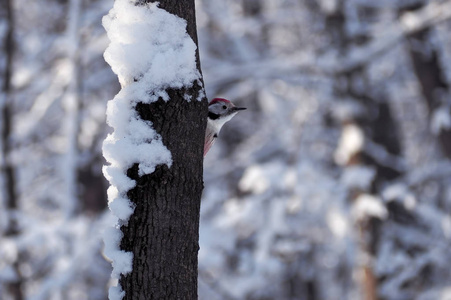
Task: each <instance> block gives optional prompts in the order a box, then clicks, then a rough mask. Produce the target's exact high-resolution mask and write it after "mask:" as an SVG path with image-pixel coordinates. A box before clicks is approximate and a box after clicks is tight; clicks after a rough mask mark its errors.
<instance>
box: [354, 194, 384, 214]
mask: <svg viewBox="0 0 451 300" xmlns="http://www.w3.org/2000/svg"><path fill="white" fill-rule="evenodd" d="M352 214H353V216H354V217H355V219H356V220H362V219H366V218H367V217H368V216H371V217H377V218H379V219H385V218H386V217H387V216H388V211H387V209H386V208H385V206H384V205H383V203H382V200H381V199H380V198H378V197H376V196H373V195H369V194H362V195H360V196H358V197H357V199H356V200H355V205H354V206H353V208H352Z"/></svg>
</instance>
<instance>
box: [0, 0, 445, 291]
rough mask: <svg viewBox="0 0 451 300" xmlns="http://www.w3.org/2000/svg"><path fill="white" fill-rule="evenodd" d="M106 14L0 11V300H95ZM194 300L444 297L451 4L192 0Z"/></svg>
mask: <svg viewBox="0 0 451 300" xmlns="http://www.w3.org/2000/svg"><path fill="white" fill-rule="evenodd" d="M112 6H113V1H109V0H108V1H107V0H40V1H27V0H0V41H1V42H0V45H1V48H0V83H1V85H0V88H1V90H0V132H1V134H0V167H1V173H0V187H1V188H0V299H2V300H3V299H5V300H10V299H11V300H22V299H33V300H39V299H42V300H46V299H50V300H60V299H64V300H65V299H68V300H72V299H73V300H83V299H92V300H97V299H98V300H100V299H102V300H103V299H108V288H109V287H110V286H111V285H114V284H115V282H114V280H113V279H111V272H112V266H111V262H110V261H109V259H108V258H107V257H106V256H105V254H104V242H103V236H104V234H105V230H107V228H108V227H109V226H111V224H112V222H113V220H112V219H113V216H112V215H111V212H110V210H109V208H108V200H107V188H108V183H107V181H106V180H105V178H104V175H103V174H102V166H104V165H105V163H106V162H105V159H104V157H103V154H102V143H103V142H104V140H105V138H106V136H107V134H109V133H111V131H112V129H111V127H109V126H108V125H107V123H106V108H107V102H108V101H109V100H111V99H113V97H114V96H115V95H116V94H117V93H118V91H119V89H120V85H119V82H118V78H117V76H116V75H115V74H114V73H113V71H112V70H111V67H110V66H109V65H108V64H107V63H106V62H105V58H104V52H105V49H106V48H107V47H108V44H109V42H110V41H109V39H108V37H107V34H106V31H105V28H104V27H103V26H102V17H103V16H105V15H107V14H108V11H109V10H110V9H111V8H112ZM196 18H197V33H198V39H199V41H198V42H199V45H198V49H199V53H200V64H201V67H202V74H203V79H204V85H205V91H206V95H207V97H208V98H209V99H213V98H214V97H222V98H227V99H229V100H231V101H232V102H233V103H235V104H236V105H237V106H242V107H247V110H246V111H243V112H240V113H239V114H238V115H237V116H235V117H234V119H233V120H232V121H230V122H229V123H227V124H226V125H225V126H224V128H223V129H222V130H221V133H220V135H219V138H218V141H217V142H216V144H215V145H214V146H213V148H212V149H211V150H210V152H209V153H208V155H207V156H206V157H205V160H204V190H203V195H202V202H201V219H200V242H199V247H200V250H199V269H198V295H199V299H201V300H215V299H217V300H222V299H224V300H240V299H249V300H285V299H286V300H292V299H302V300H304V299H305V300H335V299H337V300H338V299H340V300H341V299H343V300H348V299H351V300H360V299H362V300H376V299H381V300H391V299H393V300H410V299H419V300H429V299H430V300H449V299H451V184H450V183H451V0H431V1H427V0H379V1H373V0H316V1H315V0H230V1H223V0H196Z"/></svg>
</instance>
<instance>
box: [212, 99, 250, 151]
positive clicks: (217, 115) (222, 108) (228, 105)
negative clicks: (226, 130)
mask: <svg viewBox="0 0 451 300" xmlns="http://www.w3.org/2000/svg"><path fill="white" fill-rule="evenodd" d="M245 109H246V108H245V107H236V106H235V105H234V104H233V103H232V102H230V101H229V100H227V99H223V98H214V99H213V100H211V101H210V103H209V104H208V121H207V130H206V131H205V143H204V157H205V155H207V152H208V150H210V148H211V146H213V144H214V143H215V141H216V138H217V137H218V134H219V131H220V130H221V128H222V126H223V125H224V124H225V123H227V122H228V121H230V120H231V119H232V118H233V117H234V116H235V115H236V114H237V113H238V112H239V111H240V110H245Z"/></svg>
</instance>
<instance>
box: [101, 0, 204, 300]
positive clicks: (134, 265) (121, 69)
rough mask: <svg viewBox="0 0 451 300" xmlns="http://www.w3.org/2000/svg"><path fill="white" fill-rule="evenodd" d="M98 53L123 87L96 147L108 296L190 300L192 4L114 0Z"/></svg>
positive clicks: (196, 74)
mask: <svg viewBox="0 0 451 300" xmlns="http://www.w3.org/2000/svg"><path fill="white" fill-rule="evenodd" d="M103 25H104V27H105V29H106V30H107V34H108V37H109V38H110V41H111V43H110V45H109V47H108V49H107V50H106V51H105V55H104V56H105V59H106V61H107V62H108V63H109V64H110V65H111V67H112V69H113V71H114V72H115V73H116V74H117V75H118V78H119V82H120V83H121V86H122V89H121V91H120V92H119V93H118V94H117V95H116V97H115V98H114V99H113V100H111V101H109V103H108V108H107V122H108V124H109V125H110V126H111V127H113V128H114V132H113V133H111V134H109V135H108V137H107V138H106V139H105V142H104V145H103V152H104V156H105V158H106V159H107V161H108V162H109V164H110V165H109V166H106V167H104V174H105V177H106V178H107V179H108V180H109V182H110V184H111V186H110V187H109V189H108V201H109V207H110V209H111V211H112V212H113V214H114V215H115V216H116V217H117V218H118V221H117V224H116V227H115V228H111V229H110V230H107V232H106V233H105V254H106V255H107V256H108V257H109V258H111V260H112V264H113V274H112V276H113V278H118V279H119V285H118V286H115V287H112V288H110V299H122V298H123V297H125V299H169V298H171V299H179V298H180V299H181V298H183V299H194V298H197V252H198V248H199V247H198V239H199V210H200V197H201V193H202V188H203V183H202V172H203V165H202V164H203V155H202V150H203V143H204V134H205V126H206V116H207V101H206V99H205V93H204V91H203V84H202V75H201V72H200V66H199V60H198V54H197V46H196V43H197V37H196V26H195V12H194V1H185V2H183V3H180V2H178V1H175V0H173V1H160V4H159V5H158V4H155V3H143V2H131V1H129V0H117V1H116V2H115V4H114V7H113V9H112V10H111V11H110V12H109V14H108V15H107V16H105V17H104V19H103Z"/></svg>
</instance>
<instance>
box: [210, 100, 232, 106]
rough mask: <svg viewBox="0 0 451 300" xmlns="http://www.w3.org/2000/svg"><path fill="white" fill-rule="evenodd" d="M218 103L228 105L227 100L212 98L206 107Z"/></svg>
mask: <svg viewBox="0 0 451 300" xmlns="http://www.w3.org/2000/svg"><path fill="white" fill-rule="evenodd" d="M218 102H227V103H230V101H229V100H227V99H224V98H214V99H213V100H211V101H210V104H208V105H212V104H215V103H218Z"/></svg>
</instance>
